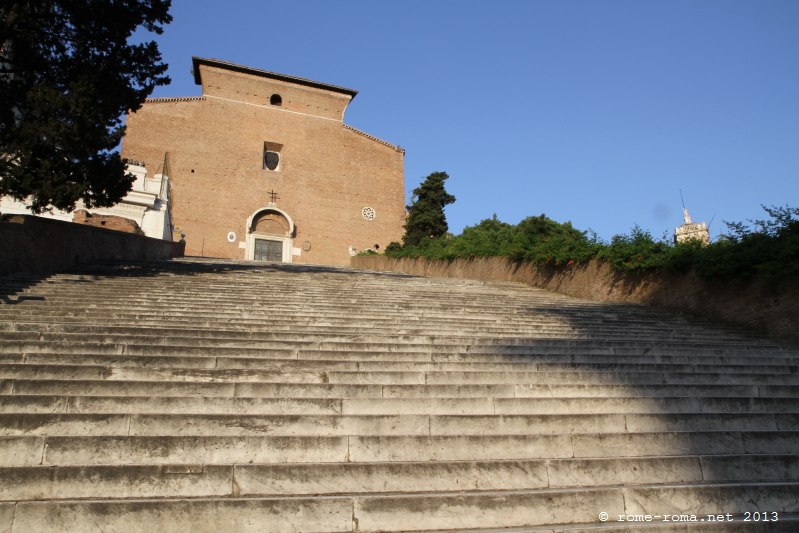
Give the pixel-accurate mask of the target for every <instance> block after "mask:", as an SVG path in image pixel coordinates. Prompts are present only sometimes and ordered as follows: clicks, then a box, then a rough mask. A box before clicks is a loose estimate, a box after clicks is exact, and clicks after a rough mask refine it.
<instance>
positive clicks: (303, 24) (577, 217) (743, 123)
mask: <svg viewBox="0 0 799 533" xmlns="http://www.w3.org/2000/svg"><path fill="white" fill-rule="evenodd" d="M172 15H173V17H174V21H173V22H172V24H170V25H169V26H167V27H166V29H165V32H164V34H163V35H161V36H159V37H158V38H157V41H158V43H159V46H160V48H161V51H162V53H163V56H164V60H165V61H166V62H167V63H169V65H170V70H169V74H170V76H171V78H172V84H171V85H169V86H166V87H159V88H157V89H156V91H155V92H154V93H153V96H187V95H196V94H199V90H200V88H199V87H198V86H195V85H194V82H193V79H192V77H191V75H190V69H191V56H192V55H197V56H202V57H211V58H217V59H223V60H227V61H232V62H235V63H241V64H244V65H248V66H252V67H257V68H262V69H266V70H271V71H275V72H281V73H286V74H292V75H296V76H301V77H305V78H310V79H314V80H318V81H322V82H326V83H332V84H336V85H342V86H345V87H351V88H353V89H357V90H358V91H359V94H358V96H357V97H356V98H355V100H354V101H353V103H352V104H351V105H350V107H349V109H348V111H347V115H346V117H345V122H346V123H348V124H350V125H352V126H354V127H356V128H359V129H362V130H364V131H367V132H369V133H370V134H373V135H376V136H378V137H380V138H382V139H385V140H387V141H389V142H392V143H395V144H398V145H400V146H402V147H404V148H405V149H406V156H405V187H406V191H407V193H408V196H409V195H410V191H411V190H413V188H414V187H416V186H417V185H418V184H419V182H420V181H421V180H422V179H423V178H424V177H425V176H426V175H427V174H429V173H431V172H434V171H438V170H443V171H446V172H448V173H449V175H450V179H449V181H448V182H447V189H448V190H449V192H450V193H451V194H454V195H455V196H456V197H457V201H456V202H455V204H453V205H451V206H449V207H448V208H447V218H448V221H449V225H450V230H451V231H453V232H455V233H459V232H460V231H461V230H462V229H463V227H464V226H467V225H473V224H476V223H477V222H479V221H480V220H482V219H484V218H489V217H491V216H492V214H496V215H497V216H498V217H499V218H500V219H501V220H503V221H506V222H511V223H516V222H518V221H519V220H521V219H522V218H525V217H527V216H530V215H539V214H541V213H546V214H547V215H548V216H550V217H552V218H554V219H555V220H558V221H561V222H563V221H566V220H570V221H571V222H572V223H573V224H574V225H575V226H576V227H578V228H581V229H587V228H591V229H593V230H594V231H596V232H597V233H598V234H599V236H600V237H602V238H604V239H609V238H610V237H612V236H613V235H614V234H617V233H623V232H627V231H628V230H629V229H630V227H631V226H632V225H633V224H636V223H637V224H639V225H640V226H642V227H643V228H645V229H648V230H649V231H651V232H652V234H653V235H654V236H656V237H659V236H660V235H662V234H663V232H666V231H667V232H669V233H671V232H672V231H673V229H674V226H676V225H678V224H680V223H681V205H680V194H679V189H682V191H683V195H684V196H685V200H686V204H687V206H688V208H689V210H690V212H691V215H692V217H693V218H694V220H695V221H697V220H705V221H707V222H710V221H711V219H713V222H712V225H711V235H712V236H715V235H716V234H717V233H718V232H719V231H721V230H723V229H724V225H723V223H722V220H730V221H732V220H746V219H751V218H762V215H764V213H763V211H762V210H761V209H760V204H767V205H768V204H779V205H785V204H786V203H787V204H790V205H792V206H799V2H797V1H794V0H784V1H783V0H757V1H755V0H751V1H738V0H718V1H716V0H698V1H697V0H667V1H661V0H648V1H638V0H629V1H628V0H613V1H610V0H608V1H596V0H594V1H588V0H584V1H573V0H558V1H555V0H553V1H502V0H497V1H494V2H485V1H482V2H478V1H468V0H461V1H454V0H450V1H445V0H438V1H431V0H428V1H417V0H403V1H401V2H389V1H380V0H371V1H346V2H345V1H333V0H326V1H308V0H293V1H291V2H279V3H273V2H262V1H256V0H248V1H245V0H229V1H227V2H217V1H210V0H194V1H190V0H173V7H172Z"/></svg>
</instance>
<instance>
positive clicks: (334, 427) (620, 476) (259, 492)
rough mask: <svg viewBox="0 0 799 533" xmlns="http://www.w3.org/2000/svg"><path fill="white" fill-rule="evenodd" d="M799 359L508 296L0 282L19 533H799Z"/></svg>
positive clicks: (241, 276) (172, 265) (796, 353)
mask: <svg viewBox="0 0 799 533" xmlns="http://www.w3.org/2000/svg"><path fill="white" fill-rule="evenodd" d="M798 357H799V350H797V349H796V348H790V347H785V346H778V345H776V344H774V343H773V342H769V341H765V340H762V339H755V338H750V337H746V336H743V335H741V334H737V333H736V332H734V331H729V330H727V331H725V330H722V329H718V328H714V327H710V326H708V325H703V324H696V323H692V322H689V321H687V320H686V319H685V318H681V317H678V316H674V315H669V314H666V313H663V312H659V311H656V310H652V309H647V308H642V307H636V306H624V305H612V304H600V303H594V302H589V301H584V300H577V299H573V298H569V297H565V296H561V295H557V294H552V293H548V292H545V291H541V290H538V289H534V288H530V287H527V286H523V285H519V284H512V283H484V282H479V281H468V280H441V279H425V278H416V277H410V276H404V275H399V274H390V273H375V272H365V271H353V270H349V269H343V268H335V267H330V268H328V267H312V266H303V265H285V264H270V263H236V262H228V261H222V260H213V261H211V260H199V259H195V260H190V259H185V260H180V261H173V262H169V263H149V264H147V263H143V264H133V265H106V266H100V267H95V268H93V269H91V270H87V271H85V272H82V273H72V274H60V275H55V276H52V277H49V278H42V279H33V278H27V277H24V276H11V277H6V278H0V531H12V532H15V533H16V532H27V531H36V532H41V531H76V532H78V531H79V532H89V531H103V532H112V531H114V532H116V531H119V532H123V531H124V532H128V531H148V532H152V531H157V532H159V533H161V532H183V531H193V532H206V531H207V532H224V531H258V532H270V533H271V532H294V531H304V532H311V531H314V532H333V531H439V530H442V531H461V530H469V531H513V532H518V531H550V532H551V531H575V532H588V531H603V532H606V531H652V530H654V531H658V532H666V531H669V532H671V531H674V532H676V531H689V530H690V531H694V530H697V531H757V532H760V531H777V530H779V531H799V519H798V518H797V517H798V516H799V515H797V512H799V373H798V371H797V367H798V366H799V358H798ZM600 513H607V517H608V519H607V520H606V521H602V520H601V517H600ZM728 513H729V514H728ZM745 513H750V514H749V518H750V520H751V521H748V522H747V521H745V519H746V517H747V516H746V515H745ZM755 513H757V514H755ZM645 515H650V519H651V521H649V522H647V521H646V516H645ZM692 515H694V516H695V520H696V521H695V522H686V521H685V520H691V519H692V518H693V517H692ZM709 515H712V516H709ZM667 516H668V518H669V521H665V520H664V517H667ZM603 517H604V515H603ZM620 517H621V518H625V519H630V520H633V519H638V520H644V521H636V522H628V521H625V522H620V521H619V519H620ZM730 519H732V520H730ZM764 519H765V520H766V521H764ZM775 519H776V521H775Z"/></svg>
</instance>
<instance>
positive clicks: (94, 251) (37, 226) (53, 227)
mask: <svg viewBox="0 0 799 533" xmlns="http://www.w3.org/2000/svg"><path fill="white" fill-rule="evenodd" d="M182 255H183V244H180V243H175V242H168V241H162V240H159V239H151V238H149V237H145V236H143V235H136V234H133V233H123V232H120V231H113V230H109V229H105V228H96V227H92V226H86V225H82V224H73V223H71V222H63V221H61V220H52V219H46V218H42V217H36V216H31V215H2V216H0V275H3V274H10V273H14V272H25V273H29V274H44V273H50V272H63V271H66V270H70V269H73V268H76V267H79V266H82V265H87V264H91V263H94V262H97V261H108V260H121V261H145V260H159V259H169V258H171V257H181V256H182Z"/></svg>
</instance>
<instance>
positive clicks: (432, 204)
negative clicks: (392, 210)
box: [402, 172, 455, 246]
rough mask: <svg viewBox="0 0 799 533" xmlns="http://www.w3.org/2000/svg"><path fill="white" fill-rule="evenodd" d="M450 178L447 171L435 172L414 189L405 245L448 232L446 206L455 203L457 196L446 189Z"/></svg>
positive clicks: (409, 207)
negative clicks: (445, 184) (445, 186)
mask: <svg viewBox="0 0 799 533" xmlns="http://www.w3.org/2000/svg"><path fill="white" fill-rule="evenodd" d="M448 178H449V175H447V173H446V172H433V173H432V174H430V175H429V176H427V178H425V180H424V181H423V182H422V183H421V184H420V185H419V186H418V187H417V188H415V189H414V190H413V196H412V197H411V205H409V206H407V209H408V218H407V220H406V221H405V236H404V237H403V238H402V242H403V244H404V245H405V246H416V245H418V244H421V243H423V242H424V241H425V240H426V239H428V238H437V237H441V236H442V235H444V234H446V233H447V230H448V229H449V228H448V227H447V217H446V215H445V214H444V207H445V206H447V205H449V204H451V203H454V202H455V197H454V196H452V195H451V194H448V193H447V191H446V189H444V182H445V181H446V180H447V179H448Z"/></svg>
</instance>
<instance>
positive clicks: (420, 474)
mask: <svg viewBox="0 0 799 533" xmlns="http://www.w3.org/2000/svg"><path fill="white" fill-rule="evenodd" d="M797 471H799V457H797V456H795V455H779V456H740V455H736V456H721V457H709V456H705V457H701V456H696V457H664V458H660V457H657V458H625V459H556V460H539V461H490V462H480V461H462V462H416V463H413V462H410V463H319V464H286V465H280V464H250V465H195V464H188V465H187V464H176V465H158V466H149V465H117V466H113V465H112V466H57V467H51V466H45V467H42V466H32V467H6V468H0V479H3V480H4V483H3V484H2V485H0V501H15V500H58V499H74V498H159V497H160V498H164V497H166V498H169V497H173V498H174V497H209V496H281V495H287V494H292V495H298V496H303V495H344V494H374V493H415V492H453V491H468V490H471V491H475V490H477V491H491V490H525V489H534V488H566V487H595V486H614V485H621V484H625V485H652V484H655V483H659V484H674V483H701V482H729V481H738V480H741V479H744V480H750V481H784V480H790V479H793V478H795V476H796V473H797Z"/></svg>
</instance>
